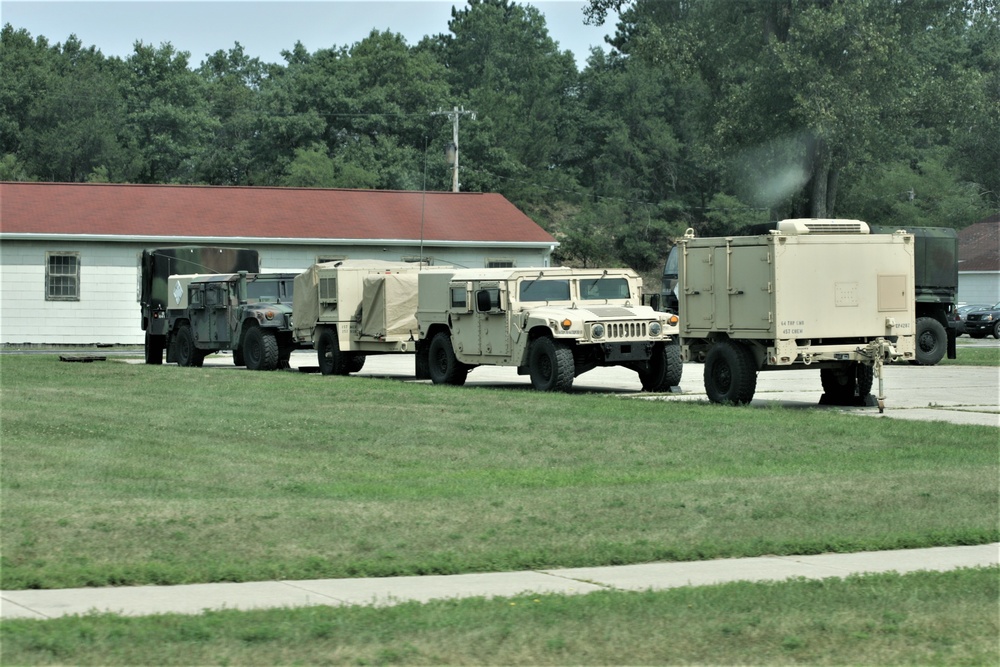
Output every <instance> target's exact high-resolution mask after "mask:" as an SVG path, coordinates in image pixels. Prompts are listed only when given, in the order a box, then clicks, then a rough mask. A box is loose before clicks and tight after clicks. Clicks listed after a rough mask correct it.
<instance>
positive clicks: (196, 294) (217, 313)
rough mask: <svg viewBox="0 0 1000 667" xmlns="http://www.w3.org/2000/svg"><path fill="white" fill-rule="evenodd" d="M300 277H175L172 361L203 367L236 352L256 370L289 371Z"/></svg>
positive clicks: (237, 359)
mask: <svg viewBox="0 0 1000 667" xmlns="http://www.w3.org/2000/svg"><path fill="white" fill-rule="evenodd" d="M297 275H298V274H297V273H249V272H247V271H240V272H238V273H222V274H216V275H208V276H203V275H197V274H190V275H187V274H185V275H171V276H170V277H169V278H168V283H167V287H168V289H169V298H168V302H167V308H166V317H167V329H168V331H167V361H173V362H177V364H178V365H181V366H201V365H202V363H203V362H204V360H205V356H206V355H209V354H212V353H213V352H221V351H223V350H231V351H232V353H233V363H234V364H235V365H237V366H246V367H247V368H248V369H250V370H257V371H271V370H275V369H277V368H287V367H288V359H289V357H290V356H291V354H292V351H293V350H295V349H296V347H297V345H296V343H295V341H294V339H293V338H292V297H293V289H294V280H295V276H297Z"/></svg>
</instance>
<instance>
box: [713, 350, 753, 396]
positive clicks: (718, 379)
mask: <svg viewBox="0 0 1000 667" xmlns="http://www.w3.org/2000/svg"><path fill="white" fill-rule="evenodd" d="M755 391H757V367H756V363H755V362H754V358H753V353H751V352H750V350H749V349H748V348H747V346H746V345H743V344H742V343H737V342H736V341H731V340H724V341H721V342H719V343H716V344H715V345H713V346H712V348H711V349H710V350H709V351H708V357H706V359H705V393H706V394H708V400H710V401H712V402H713V403H731V404H733V405H745V404H747V403H749V402H750V401H752V400H753V395H754V392H755Z"/></svg>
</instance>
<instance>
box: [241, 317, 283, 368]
mask: <svg viewBox="0 0 1000 667" xmlns="http://www.w3.org/2000/svg"><path fill="white" fill-rule="evenodd" d="M242 349H243V359H244V360H245V361H246V362H247V368H248V369H249V370H252V371H273V370H274V369H275V368H277V367H278V339H277V338H276V337H275V335H274V332H273V331H268V330H266V329H261V328H260V327H257V326H252V327H250V328H249V329H247V331H246V333H245V334H243V346H242Z"/></svg>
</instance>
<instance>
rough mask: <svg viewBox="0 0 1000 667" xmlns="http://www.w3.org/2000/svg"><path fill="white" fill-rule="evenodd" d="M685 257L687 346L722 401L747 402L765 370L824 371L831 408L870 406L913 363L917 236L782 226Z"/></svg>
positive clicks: (684, 245) (681, 289) (690, 246)
mask: <svg viewBox="0 0 1000 667" xmlns="http://www.w3.org/2000/svg"><path fill="white" fill-rule="evenodd" d="M677 247H678V250H679V252H678V259H679V261H678V282H677V290H676V291H677V297H678V302H679V308H680V317H681V323H680V347H681V353H682V356H683V358H684V360H685V361H696V362H703V363H704V364H705V370H704V378H705V392H706V393H707V394H708V397H709V400H711V401H713V402H716V403H733V404H742V403H749V402H750V400H751V399H752V398H753V395H754V392H755V390H756V383H757V373H758V372H759V371H761V370H779V369H790V368H807V367H811V368H817V369H819V371H820V380H821V383H822V386H823V389H824V391H825V392H826V393H825V397H826V399H827V400H828V401H829V402H833V403H845V402H848V403H849V402H853V401H855V400H858V399H864V398H865V397H866V396H868V395H869V394H870V392H871V388H872V383H873V378H874V375H876V374H877V375H878V377H879V385H880V388H879V396H878V401H879V407H880V409H881V408H882V399H883V397H882V391H881V371H882V364H883V363H887V362H892V361H897V360H912V359H913V358H914V354H915V350H914V345H915V343H914V338H915V335H914V330H915V325H914V320H915V317H914V312H915V308H914V304H915V301H914V270H913V252H914V240H913V235H912V234H908V233H906V232H896V233H894V234H891V235H888V234H870V233H869V229H868V225H867V224H865V223H864V222H861V221H857V220H784V221H782V222H780V223H778V225H777V228H776V229H775V230H772V231H770V232H768V233H767V234H761V235H757V236H733V237H716V238H703V239H698V238H695V237H694V234H693V232H691V230H688V233H687V234H686V235H685V237H684V238H683V239H680V240H679V241H678V244H677Z"/></svg>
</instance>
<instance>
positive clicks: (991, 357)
mask: <svg viewBox="0 0 1000 667" xmlns="http://www.w3.org/2000/svg"><path fill="white" fill-rule="evenodd" d="M941 365H942V366H1000V346H997V347H979V346H973V345H970V344H968V343H966V344H963V342H962V339H961V338H960V339H959V340H958V342H957V344H956V348H955V358H954V359H948V358H947V357H945V358H944V359H942V360H941Z"/></svg>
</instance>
